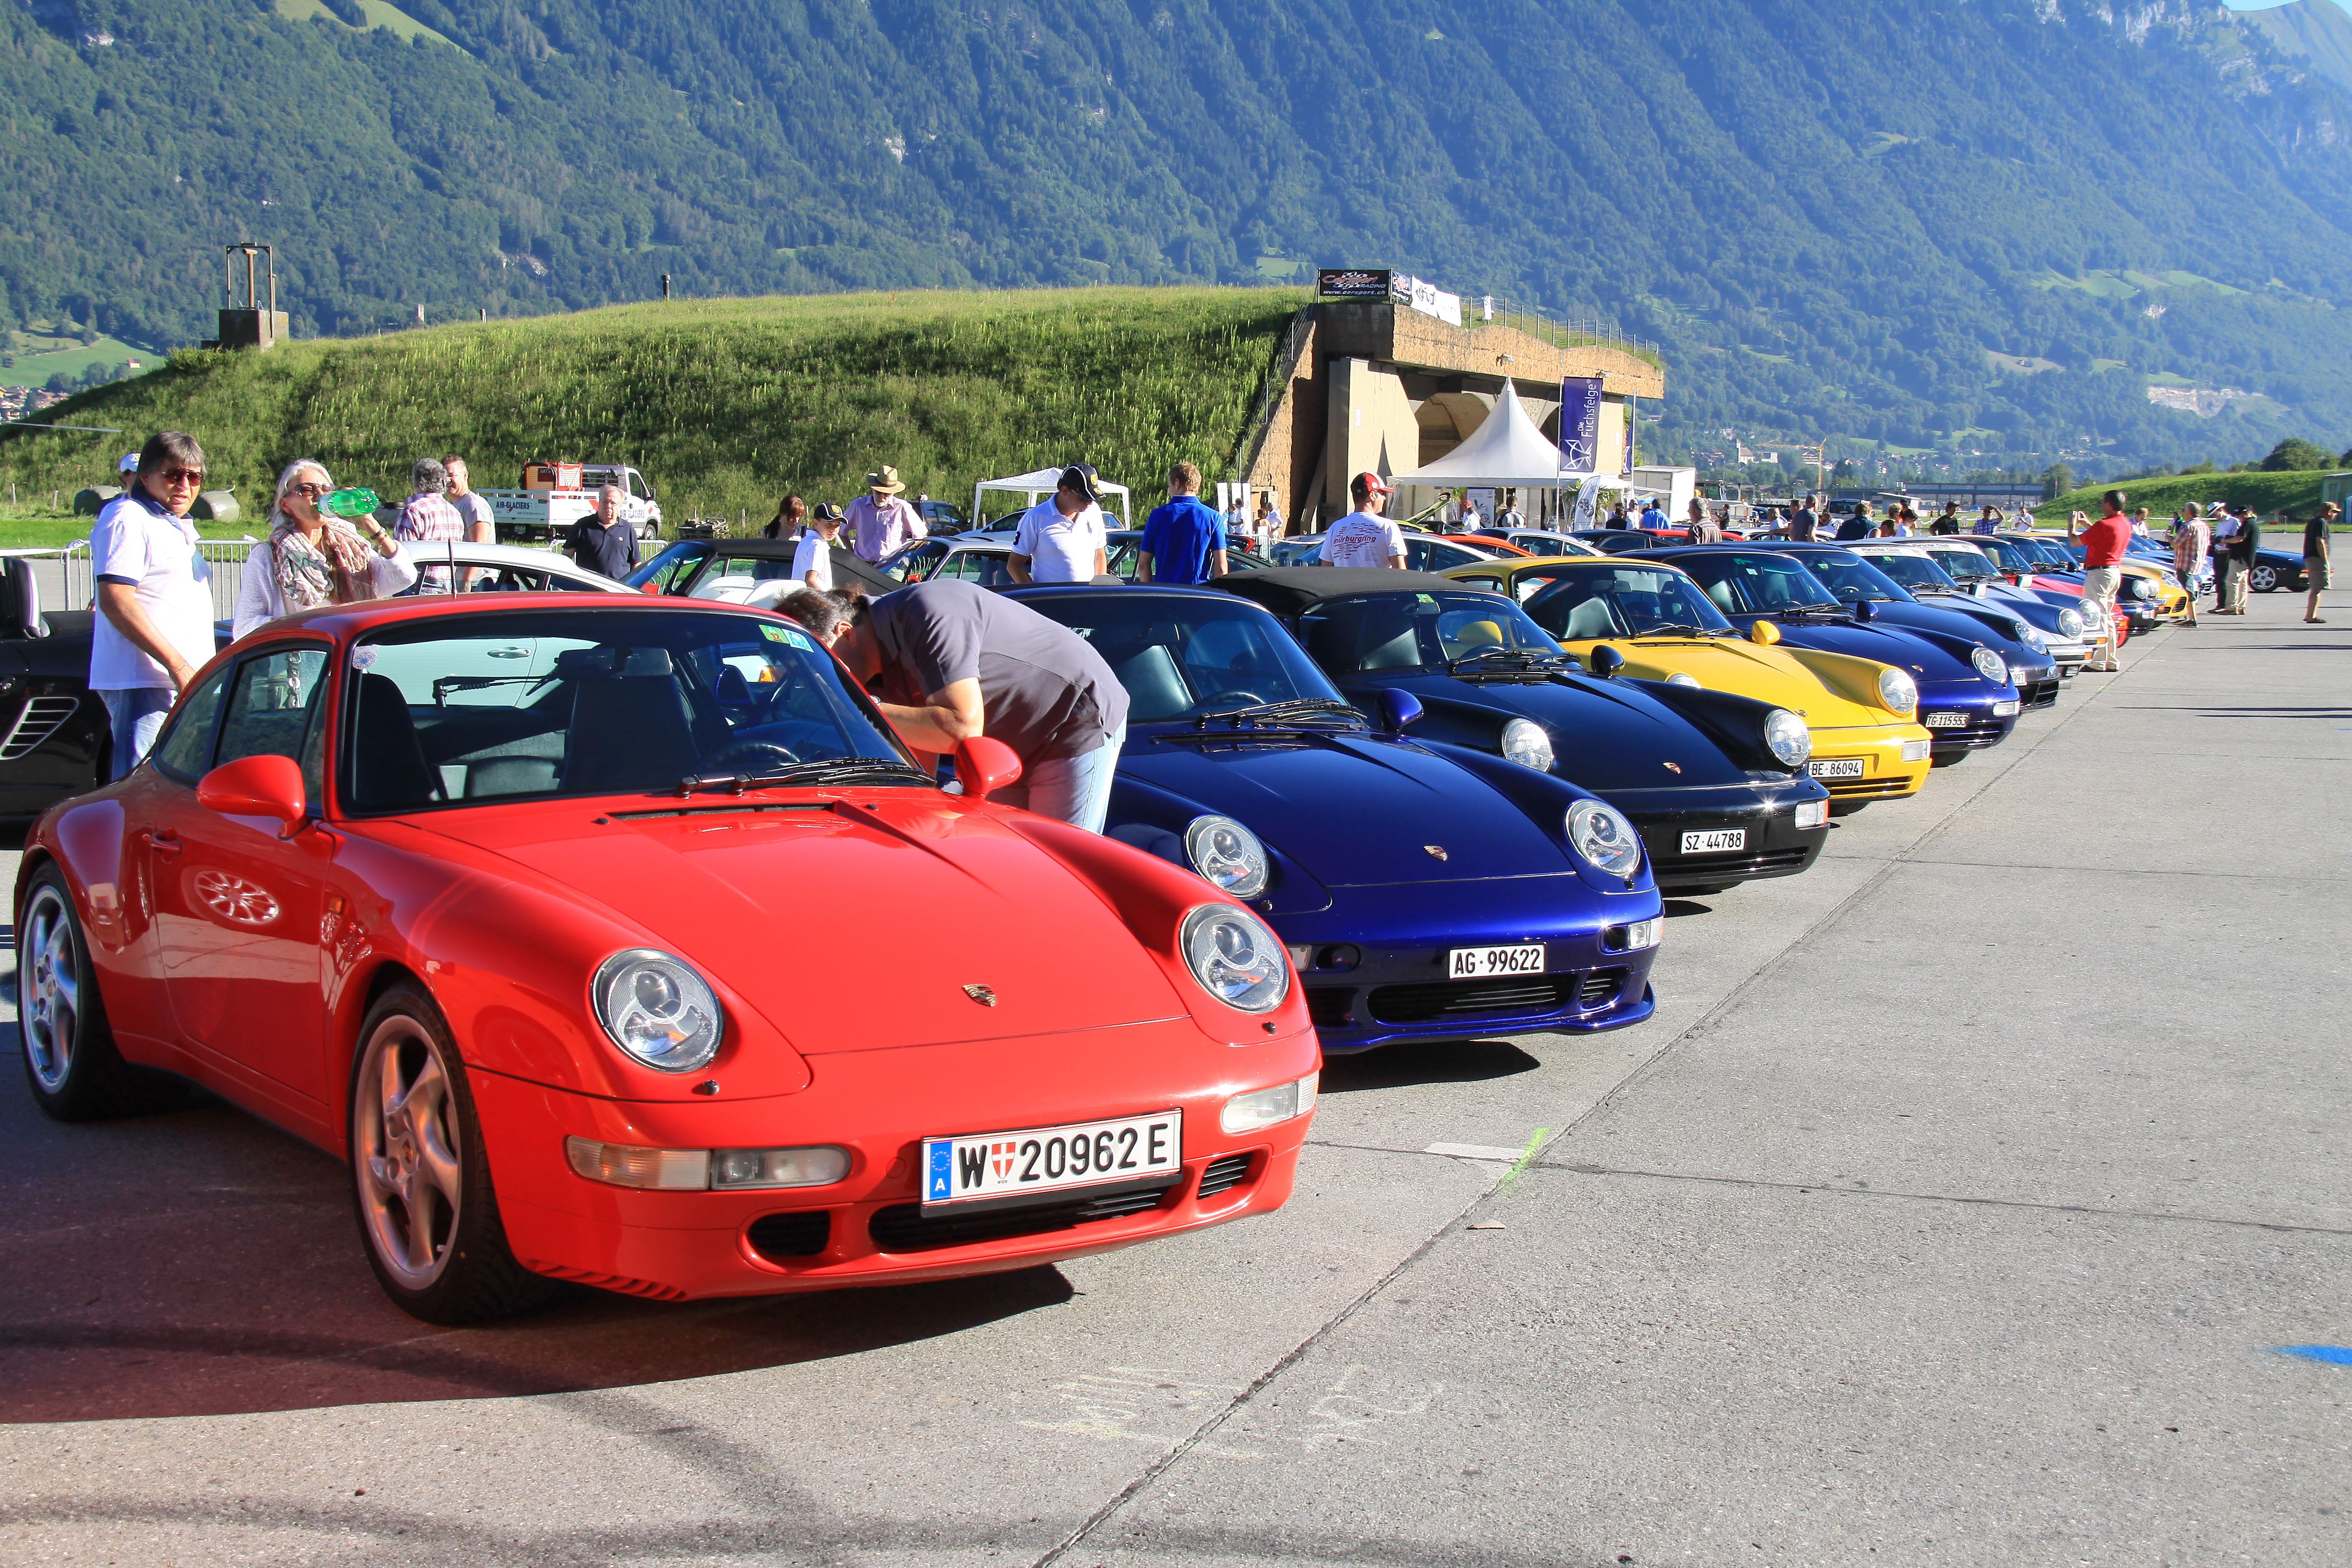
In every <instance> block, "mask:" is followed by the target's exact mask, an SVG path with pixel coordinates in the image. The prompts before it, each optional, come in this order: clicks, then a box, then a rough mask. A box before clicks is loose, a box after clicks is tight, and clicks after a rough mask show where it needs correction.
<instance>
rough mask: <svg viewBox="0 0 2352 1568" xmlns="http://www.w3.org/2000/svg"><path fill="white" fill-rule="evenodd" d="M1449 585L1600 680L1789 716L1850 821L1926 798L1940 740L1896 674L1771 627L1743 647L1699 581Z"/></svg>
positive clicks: (1582, 572) (1906, 681)
mask: <svg viewBox="0 0 2352 1568" xmlns="http://www.w3.org/2000/svg"><path fill="white" fill-rule="evenodd" d="M1445 575H1447V576H1448V577H1452V578H1454V579H1456V580H1458V581H1460V582H1463V583H1465V584H1472V585H1474V586H1476V587H1481V588H1491V589H1494V590H1495V591H1496V592H1498V593H1504V594H1508V595H1511V596H1512V597H1513V598H1514V599H1516V600H1517V601H1518V602H1519V604H1520V605H1521V606H1522V607H1523V608H1525V609H1526V611H1527V612H1528V616H1530V617H1531V618H1532V619H1533V620H1534V621H1535V623H1536V624H1537V625H1538V626H1541V627H1543V629H1544V630H1545V631H1547V632H1549V634H1551V636H1553V637H1557V638H1558V639H1559V645H1560V647H1563V648H1565V649H1566V650H1567V651H1568V652H1570V653H1571V654H1573V655H1575V656H1576V658H1578V660H1579V661H1580V662H1581V663H1582V664H1583V665H1584V667H1585V668H1587V669H1589V670H1591V671H1592V672H1593V673H1595V674H1622V675H1627V676H1631V677H1633V678H1634V679H1640V680H1665V681H1672V682H1674V683H1675V684H1677V685H1683V686H1705V687H1709V688H1712V689H1715V690H1717V691H1729V692H1735V693H1737V694H1738V695H1739V696H1742V697H1753V698H1755V699H1757V700H1759V701H1764V702H1769V703H1773V704H1775V705H1776V706H1779V707H1782V708H1786V709H1789V710H1790V711H1792V712H1794V713H1796V714H1797V715H1798V716H1800V717H1801V718H1802V719H1803V720H1804V721H1805V723H1806V725H1807V726H1808V727H1809V728H1810V729H1811V731H1812V734H1813V754H1812V757H1811V761H1809V762H1808V763H1806V764H1805V767H1806V771H1807V772H1809V773H1811V774H1812V775H1813V777H1815V778H1817V779H1819V780H1821V781H1822V784H1823V785H1824V786H1825V787H1826V788H1827V789H1828V790H1829V792H1830V796H1831V798H1832V800H1833V801H1835V802H1836V803H1837V804H1838V805H1839V806H1840V807H1842V808H1843V809H1848V810H1850V809H1852V808H1853V807H1855V806H1858V805H1862V804H1864V802H1866V801H1873V800H1887V799H1893V798H1895V797H1898V796H1902V795H1910V794H1913V793H1914V792H1916V790H1917V789H1918V788H1919V786H1920V784H1923V783H1924V782H1926V780H1927V769H1928V765H1929V763H1928V747H1929V736H1928V734H1927V731H1926V730H1925V729H1924V728H1922V727H1921V726H1920V724H1919V722H1918V706H1919V697H1918V689H1917V688H1916V686H1915V685H1914V684H1913V682H1912V679H1911V677H1910V675H1909V674H1908V673H1907V672H1906V671H1905V670H1902V669H1899V668H1896V667H1895V666H1894V665H1890V664H1880V663H1878V662H1877V661H1876V660H1874V659H1867V658H1854V657H1853V656H1852V655H1849V654H1842V653H1822V652H1817V651H1815V650H1813V649H1811V648H1800V647H1789V646H1788V645H1786V644H1784V643H1782V642H1781V641H1780V631H1779V628H1778V627H1776V626H1773V625H1772V624H1771V623H1770V622H1769V621H1764V622H1759V623H1758V625H1757V626H1756V629H1755V631H1754V632H1753V633H1752V634H1749V635H1747V636H1743V635H1741V633H1740V631H1739V629H1738V627H1737V626H1733V625H1732V624H1731V623H1730V622H1729V621H1728V620H1727V619H1725V618H1724V616H1723V612H1722V611H1720V610H1718V609H1717V608H1716V607H1715V604H1714V602H1713V601H1712V600H1710V599H1709V598H1708V597H1707V596H1706V590H1705V589H1704V588H1702V587H1700V586H1699V585H1698V584H1697V583H1696V582H1695V581H1693V580H1692V579H1691V578H1690V577H1689V576H1688V575H1686V574H1684V573H1683V572H1682V571H1681V570H1679V569H1678V568H1676V567H1673V566H1669V565H1666V564H1665V563H1663V562H1655V561H1628V560H1624V559H1622V558H1620V557H1617V556H1608V557H1603V558H1602V559H1600V560H1592V559H1590V558H1588V557H1584V556H1560V557H1554V558H1551V559H1546V560H1534V561H1482V562H1480V563H1477V564H1476V565H1475V566H1458V567H1455V568H1454V570H1453V571H1451V572H1448V573H1446V574H1445Z"/></svg>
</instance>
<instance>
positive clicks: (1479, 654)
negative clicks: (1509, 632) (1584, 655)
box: [1445, 647, 1567, 675]
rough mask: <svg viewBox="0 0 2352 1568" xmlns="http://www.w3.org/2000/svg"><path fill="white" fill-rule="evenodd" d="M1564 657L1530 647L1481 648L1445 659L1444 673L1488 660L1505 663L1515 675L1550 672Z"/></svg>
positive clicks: (1453, 671) (1557, 666)
mask: <svg viewBox="0 0 2352 1568" xmlns="http://www.w3.org/2000/svg"><path fill="white" fill-rule="evenodd" d="M1566 657H1567V656H1566V655H1564V654H1558V653H1545V652H1544V651H1543V650H1542V649H1540V648H1532V647H1482V648H1479V649H1477V650H1476V651H1475V652H1473V653H1465V654H1464V655H1463V656H1462V657H1461V658H1449V659H1447V660H1446V661H1445V673H1446V674H1448V675H1452V674H1454V673H1455V672H1456V671H1457V670H1460V669H1462V668H1464V667H1465V666H1467V665H1473V664H1485V663H1486V662H1488V661H1489V660H1496V661H1507V662H1508V663H1509V664H1511V665H1512V666H1514V667H1515V671H1514V672H1515V673H1516V671H1517V670H1530V671H1542V670H1552V669H1557V668H1559V664H1560V660H1561V659H1563V658H1566Z"/></svg>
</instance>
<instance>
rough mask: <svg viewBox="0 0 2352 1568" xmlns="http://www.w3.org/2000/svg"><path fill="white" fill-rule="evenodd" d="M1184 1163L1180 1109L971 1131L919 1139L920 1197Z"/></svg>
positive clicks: (959, 1197)
mask: <svg viewBox="0 0 2352 1568" xmlns="http://www.w3.org/2000/svg"><path fill="white" fill-rule="evenodd" d="M1183 1166H1184V1113H1183V1112H1182V1111H1181V1110H1162V1111H1160V1112H1158V1113H1157V1114H1155V1115H1151V1116H1129V1117H1122V1118H1121V1119H1119V1120H1118V1121H1081V1122H1077V1123H1075V1124H1073V1125H1071V1126H1067V1127H1032V1128H1030V1129H1028V1130H1027V1131H1023V1132H975V1133H973V1134H971V1136H970V1137H966V1138H926V1139H924V1140H923V1202H924V1203H926V1204H955V1203H968V1202H970V1201H971V1200H972V1199H974V1198H1003V1197H1012V1196H1014V1195H1016V1194H1023V1193H1050V1192H1056V1191H1059V1190H1060V1189H1062V1188H1064V1187H1094V1186H1100V1185H1102V1184H1105V1183H1109V1182H1125V1181H1130V1180H1134V1179H1136V1178H1139V1177H1143V1176H1154V1175H1173V1174H1175V1173H1177V1172H1178V1171H1181V1169H1183Z"/></svg>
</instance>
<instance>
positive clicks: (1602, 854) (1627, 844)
mask: <svg viewBox="0 0 2352 1568" xmlns="http://www.w3.org/2000/svg"><path fill="white" fill-rule="evenodd" d="M1568 842H1569V844H1570V847H1572V848H1574V849H1575V851H1576V852H1577V853H1578V854H1579V855H1581V856H1583V857H1584V858H1586V859H1587V860H1590V861H1591V862H1592V864H1593V865H1595V866H1596V867H1598V868H1601V870H1603V871H1606V872H1607V873H1608V874H1609V875H1611V876H1612V877H1624V878H1628V879H1630V878H1631V877H1632V876H1633V873H1634V872H1636V871H1638V870H1640V869H1641V868H1642V836H1641V835H1640V834H1638V833H1636V832H1634V831H1633V824H1632V823H1630V822H1628V821H1626V820H1625V817H1624V814H1623V813H1622V812H1620V811H1619V810H1618V809H1617V808H1616V807H1615V806H1613V805H1607V804H1606V803H1604V802H1601V801H1597V800H1580V801H1578V802H1577V803H1576V804H1575V805H1571V806H1570V807H1569V808H1568Z"/></svg>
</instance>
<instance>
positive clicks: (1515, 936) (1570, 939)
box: [1268, 873, 1661, 1056]
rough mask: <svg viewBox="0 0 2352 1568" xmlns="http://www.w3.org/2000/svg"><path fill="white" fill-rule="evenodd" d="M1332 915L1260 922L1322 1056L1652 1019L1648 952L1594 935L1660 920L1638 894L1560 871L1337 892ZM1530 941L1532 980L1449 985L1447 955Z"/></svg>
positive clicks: (1651, 954)
mask: <svg viewBox="0 0 2352 1568" xmlns="http://www.w3.org/2000/svg"><path fill="white" fill-rule="evenodd" d="M1331 893H1332V903H1331V907H1330V908H1328V909H1326V910H1317V911H1315V912H1313V913H1311V914H1300V915H1278V916H1269V917H1268V920H1269V921H1270V923H1272V924H1273V926H1274V928H1275V931H1276V934H1277V935H1279V936H1280V937H1281V938H1282V940H1283V941H1284V942H1286V943H1287V944H1289V946H1290V947H1291V949H1292V957H1293V959H1294V961H1296V960H1297V958H1298V955H1299V954H1300V953H1301V952H1303V953H1304V954H1305V955H1306V957H1305V961H1304V962H1301V963H1298V978H1299V981H1300V983H1301V984H1304V985H1305V986H1306V987H1307V1011H1308V1012H1309V1013H1310V1014H1311V1015H1312V1016H1313V1017H1314V1020H1315V1030H1316V1033H1317V1035H1318V1037H1320V1039H1321V1041H1322V1045H1323V1051H1324V1054H1325V1055H1327V1056H1336V1055H1339V1054H1342V1053H1345V1052H1349V1051H1362V1050H1370V1049H1371V1048H1372V1047H1376V1046H1388V1045H1394V1044H1397V1043H1398V1042H1400V1041H1404V1040H1459V1039H1464V1038H1466V1037H1471V1036H1475V1035H1494V1034H1521V1033H1528V1032H1533V1031H1538V1030H1568V1031H1575V1032H1591V1031H1594V1030H1600V1029H1615V1028H1622V1027H1623V1026H1626V1025H1628V1024H1638V1023H1640V1022H1641V1021H1642V1020H1643V1019H1644V1018H1647V1017H1648V1016H1650V1015H1651V1013H1652V1012H1653V1011H1654V1010H1655V1007H1656V1004H1655V1002H1654V1000H1653V999H1652V998H1651V995H1650V966H1651V964H1652V963H1653V962H1654V960H1655V959H1656V957H1657V951H1658V950H1657V949H1656V948H1655V947H1650V948H1645V949H1643V951H1641V952H1612V951H1610V950H1609V949H1608V948H1606V947H1605V946H1604V945H1603V932H1604V931H1608V930H1609V929H1611V928H1612V927H1616V926H1622V925H1626V924H1630V923H1632V922H1633V921H1644V920H1649V919H1653V918H1654V917H1655V916H1657V915H1658V914H1659V913H1660V912H1661V905H1660V901H1659V898H1658V894H1657V893H1656V892H1655V891H1654V890H1653V889H1646V888H1645V889H1640V890H1638V891H1634V892H1628V893H1598V892H1594V891H1592V890H1591V889H1589V888H1587V887H1586V886H1585V885H1584V883H1583V882H1582V881H1581V880H1580V879H1578V878H1577V877H1576V876H1575V875H1574V874H1573V873H1569V874H1565V875H1562V876H1556V877H1504V878H1493V879H1484V880H1477V881H1468V880H1465V881H1461V882H1441V883H1400V884H1396V885H1393V886H1390V887H1378V888H1365V887H1354V888H1349V887H1339V888H1334V889H1331ZM1535 942H1541V943H1542V944H1543V947H1544V967H1543V970H1542V971H1541V973H1533V974H1516V975H1498V976H1495V977H1491V978H1482V979H1466V980H1455V979H1452V978H1450V977H1449V976H1448V975H1447V973H1446V960H1447V954H1448V953H1449V952H1452V950H1453V949H1454V948H1457V947H1507V946H1519V945H1526V944H1531V943H1535Z"/></svg>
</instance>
